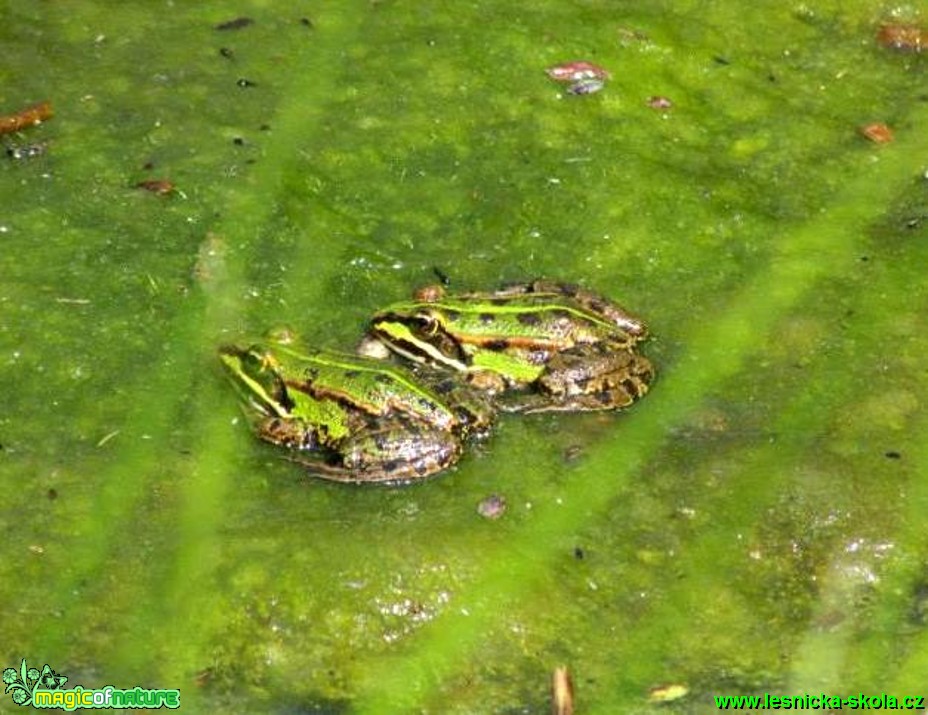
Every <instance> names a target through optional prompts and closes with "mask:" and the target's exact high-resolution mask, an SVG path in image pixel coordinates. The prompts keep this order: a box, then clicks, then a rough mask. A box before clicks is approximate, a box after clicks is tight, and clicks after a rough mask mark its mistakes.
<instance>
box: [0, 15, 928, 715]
mask: <svg viewBox="0 0 928 715" xmlns="http://www.w3.org/2000/svg"><path fill="white" fill-rule="evenodd" d="M0 13H2V18H3V23H2V24H0V37H2V41H3V45H4V48H5V50H6V52H5V61H4V66H3V67H2V69H0V76H2V79H3V82H2V88H3V89H2V93H0V102H2V107H0V111H2V112H8V113H12V112H15V111H17V110H20V109H22V108H24V107H28V106H30V105H33V104H35V103H37V102H41V101H49V102H50V103H51V106H52V108H53V110H54V117H52V118H51V119H49V120H47V121H45V122H43V123H42V124H40V125H37V126H32V127H28V128H23V129H21V130H20V131H18V132H13V133H10V134H6V135H4V136H3V137H0V138H2V140H3V141H4V144H5V146H6V147H7V148H8V150H9V151H8V154H9V156H8V157H6V158H4V160H3V161H2V163H0V195H2V197H3V200H2V205H0V237H2V241H3V246H4V251H3V252H2V254H0V275H2V280H0V385H2V394H3V395H4V398H5V399H4V406H5V409H4V410H3V412H2V414H0V446H2V450H0V476H2V483H3V485H4V496H5V499H4V507H3V510H2V511H0V527H2V530H3V532H2V533H3V535H4V545H5V550H4V558H3V560H2V566H0V598H2V601H0V603H2V604H3V614H4V615H3V621H2V631H0V632H2V634H3V638H2V639H0V643H2V656H3V657H2V659H0V666H2V667H3V668H7V667H14V668H19V666H20V663H21V661H22V660H23V659H26V660H27V661H28V663H29V664H30V666H32V665H36V666H37V667H39V668H41V667H42V665H44V664H46V663H48V664H50V666H51V668H52V669H53V670H54V671H55V672H57V673H60V674H63V675H65V676H67V677H68V679H69V680H68V683H67V685H66V687H71V686H73V685H78V684H79V685H81V686H83V687H85V688H100V687H103V686H105V685H115V686H116V687H119V688H131V687H134V686H137V685H138V686H142V687H144V688H176V689H179V690H180V693H181V707H182V708H183V709H185V710H189V711H191V712H198V711H212V710H215V709H217V708H221V709H223V710H224V711H225V712H233V713H235V712H242V713H245V712H279V713H297V712H332V713H342V712H344V713H349V712H351V713H353V712H358V713H366V712H371V713H374V712H377V713H381V712H434V713H439V712H440V713H484V712H485V713H521V712H544V711H546V710H547V709H548V708H549V697H550V696H549V692H548V683H549V681H550V678H551V673H552V671H553V670H554V668H555V667H557V666H561V665H565V666H567V667H569V669H570V671H571V674H572V676H573V681H574V687H575V698H576V709H577V712H639V713H647V712H652V711H653V712H658V711H661V712H678V713H690V712H693V713H698V712H707V711H709V710H712V709H713V708H714V707H715V704H714V700H713V697H714V696H716V695H757V694H763V693H771V694H777V695H786V694H788V695H804V694H806V693H809V694H812V695H819V694H821V693H825V694H828V695H836V696H844V697H849V696H856V695H858V694H859V693H862V694H864V695H866V696H871V695H874V696H878V695H880V694H881V693H887V694H892V695H896V696H900V697H901V696H904V695H919V694H920V693H919V690H918V689H919V688H923V687H924V686H923V684H922V673H923V668H922V664H923V663H924V661H925V659H926V657H928V641H926V635H925V627H924V626H925V618H926V615H925V614H926V612H928V606H926V600H925V594H926V593H928V587H926V583H928V579H926V574H925V566H924V562H925V557H926V555H928V546H926V544H925V543H924V542H925V537H924V533H925V530H924V528H923V525H922V522H923V514H924V513H925V510H926V508H928V487H926V484H925V480H924V475H925V474H926V470H925V463H926V454H925V448H924V447H923V446H922V445H923V440H922V439H920V437H921V436H922V435H924V434H925V432H926V418H925V416H924V413H923V409H922V408H923V402H922V401H923V399H924V397H923V395H924V394H925V390H924V388H925V382H926V380H928V370H926V367H928V362H926V358H925V355H926V354H928V345H926V342H928V341H926V330H925V323H926V317H925V316H926V289H925V280H924V266H925V265H926V258H928V245H926V236H928V234H926V223H925V217H926V216H928V205H926V198H925V196H926V194H925V192H926V186H925V178H924V174H925V169H926V162H928V135H926V132H925V131H924V127H925V126H926V120H928V106H926V103H925V101H924V99H925V98H924V90H923V84H924V76H925V59H924V58H923V57H922V56H921V55H920V54H919V53H918V52H916V51H914V50H915V49H918V48H920V46H921V42H920V37H921V35H920V34H918V33H917V31H915V30H905V31H904V32H905V33H909V34H904V33H903V34H899V33H900V32H902V31H899V30H898V29H892V28H898V27H899V26H904V25H907V24H913V25H918V23H919V22H921V18H920V17H918V16H917V15H914V14H911V13H910V14H908V15H907V14H906V13H905V12H904V11H897V12H895V13H890V12H888V11H887V12H886V13H885V14H880V13H879V12H878V11H876V10H874V9H873V7H872V6H871V5H870V4H867V3H863V2H850V3H847V2H845V3H837V2H832V3H828V2H825V3H819V4H817V5H816V6H815V7H812V6H811V5H803V4H795V5H791V6H784V5H782V4H781V3H772V2H768V3H759V4H755V5H754V6H753V7H751V8H745V7H744V6H743V3H735V2H715V3H687V2H675V3H671V2H663V3H661V2H658V3H650V4H648V5H647V7H642V4H641V3H623V2H619V3H597V2H575V3H555V2H541V3H532V4H531V5H528V4H509V5H505V6H503V5H500V4H499V3H489V2H479V1H478V2H472V3H466V4H463V3H455V4H453V5H452V4H444V5H441V4H437V3H434V4H425V3H415V4H413V3H410V4H404V3H397V2H346V3H340V4H339V5H338V7H337V8H335V7H328V6H326V5H324V4H322V3H313V2H307V3H295V4H289V5H286V6H285V5H284V4H282V3H279V4H274V3H267V2H244V3H239V4H236V5H235V6H234V7H233V6H230V5H226V4H220V3H196V4H173V3H117V2H109V3H108V2H86V1H84V2H81V1H75V2H71V3H68V4H67V6H64V5H61V6H59V5H54V4H36V3H31V2H5V3H3V4H2V5H0ZM881 24H882V25H884V26H885V25H889V26H890V28H891V30H890V31H889V33H890V34H887V30H886V29H885V27H884V30H883V31H882V32H883V34H882V35H880V34H879V33H880V29H879V28H880V27H881ZM893 32H895V33H896V34H892V33H893ZM913 33H914V34H913ZM878 37H882V39H883V42H882V43H881V42H880V41H878ZM893 37H896V38H898V37H901V38H902V39H903V40H905V41H904V42H903V43H902V44H906V43H907V44H908V45H909V46H910V47H909V50H906V49H904V48H903V49H893V48H890V47H886V46H884V45H885V44H886V40H887V38H890V39H891V38H893ZM913 38H914V39H913ZM567 60H587V61H590V62H595V63H597V64H599V65H602V66H603V67H605V68H607V69H608V70H609V71H610V73H611V79H609V80H608V81H607V82H606V86H605V87H604V89H603V91H601V92H598V93H595V94H590V95H587V96H571V95H569V94H568V93H566V92H565V91H564V88H563V87H562V86H559V85H557V84H555V83H553V82H552V81H551V80H550V79H548V78H547V77H546V76H545V73H544V71H543V70H544V68H545V67H548V66H551V65H554V64H557V63H559V62H563V61H567ZM668 105H669V106H668ZM872 123H885V124H886V125H888V127H889V128H890V129H891V130H892V132H893V135H894V138H893V140H892V141H890V142H887V143H878V142H873V141H870V140H868V139H867V138H865V137H864V136H863V135H862V134H861V133H860V128H861V127H864V126H866V125H869V124H872ZM29 153H32V154H35V155H34V156H26V154H29ZM165 182H169V183H165ZM436 271H438V272H440V273H443V274H446V275H447V276H448V277H449V278H450V279H451V281H452V284H453V285H454V286H455V287H458V288H460V289H472V290H484V289H490V288H493V287H495V286H498V285H499V284H501V283H502V282H504V281H513V280H526V279H529V278H532V277H535V276H546V277H550V278H555V279H562V280H570V281H577V282H580V283H582V284H583V285H585V286H587V287H590V288H592V289H595V290H599V291H601V292H603V293H605V294H607V295H609V296H610V297H612V298H614V299H616V300H618V301H619V302H621V303H623V304H625V305H627V306H628V307H629V308H630V309H632V310H633V311H634V312H636V313H640V314H641V315H643V316H644V317H645V318H646V319H647V320H648V322H649V324H650V326H651V328H652V331H653V333H654V335H655V338H654V339H653V340H651V341H650V342H649V343H648V345H647V346H646V347H645V352H646V353H647V354H648V356H649V357H650V358H651V359H652V360H653V361H654V362H655V363H656V365H657V366H658V369H659V378H658V381H657V383H656V384H655V386H654V389H653V390H652V392H651V394H649V396H648V397H647V398H646V399H645V400H644V401H642V402H641V403H640V404H638V405H636V406H635V407H634V408H633V409H632V410H629V411H628V412H626V413H623V414H617V415H606V416H602V415H560V416H553V417H552V416H538V417H529V418H525V417H523V418H504V419H503V420H502V422H501V424H500V426H499V429H498V430H497V432H496V434H495V435H494V436H493V437H492V439H490V440H488V441H487V442H485V443H483V444H481V445H480V446H479V447H478V448H477V449H475V450H473V451H472V452H471V453H470V454H468V455H467V457H466V458H465V459H464V460H463V461H462V463H461V464H460V466H459V467H457V468H456V469H454V470H452V471H451V472H450V473H448V474H446V475H442V476H440V477H438V478H437V479H434V480H430V481H428V482H425V483H422V484H418V485H415V486H411V487H406V488H372V489H365V488H348V487H345V486H341V485H331V484H325V483H321V482H318V481H314V480H311V479H307V478H306V477H305V476H304V475H303V474H301V473H300V471H299V470H298V469H297V468H296V467H294V465H292V464H289V463H287V462H286V461H283V460H281V459H279V456H278V455H277V454H276V453H275V452H274V450H273V449H271V448H268V447H266V446H265V445H261V444H259V443H257V442H256V441H255V440H254V439H252V438H251V436H250V435H249V434H248V433H247V431H246V429H245V427H244V425H243V424H242V421H241V419H240V418H239V412H238V409H237V405H236V404H235V397H234V395H233V394H232V392H231V390H229V389H228V386H227V385H226V384H224V382H223V379H222V376H221V374H220V371H219V368H218V364H217V360H216V353H215V350H216V346H217V345H219V344H220V343H222V342H226V341H230V340H242V339H245V338H246V337H247V336H256V335H260V334H261V333H262V332H263V331H265V330H266V329H268V328H270V327H273V326H279V325H285V326H289V327H290V328H292V329H294V330H296V331H298V332H299V333H300V334H301V336H302V337H303V339H305V340H306V341H307V342H309V343H311V344H314V345H320V346H323V347H334V348H342V349H349V348H351V347H352V346H353V344H354V342H355V341H356V340H357V338H358V336H359V334H360V332H361V331H362V329H363V326H364V322H365V320H366V318H367V316H369V315H370V314H371V313H372V312H373V311H375V310H376V309H377V308H379V307H381V306H382V305H384V304H386V303H388V302H392V301H395V300H399V299H401V298H403V297H405V296H407V295H408V294H409V292H410V291H411V290H412V289H413V288H414V287H416V286H419V285H422V284H426V283H429V282H432V281H434V280H435V272H436ZM920 475H921V476H920ZM492 494H498V495H501V496H503V497H504V498H505V500H506V502H507V504H508V509H507V511H506V512H505V514H504V515H503V516H502V517H501V518H500V519H498V520H494V521H491V520H486V519H483V518H482V517H481V516H479V515H478V514H477V511H476V505H477V504H478V503H479V502H480V501H481V500H482V499H484V498H485V497H487V496H489V495H492ZM671 696H672V697H673V699H672V700H671V701H670V702H667V703H660V702H658V700H660V699H661V698H670V697H671ZM2 697H3V699H2V700H0V708H3V709H4V710H5V711H6V710H9V709H11V708H12V709H16V708H15V705H14V704H13V701H12V699H11V696H10V695H3V696H2Z"/></svg>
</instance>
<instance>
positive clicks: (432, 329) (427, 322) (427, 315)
mask: <svg viewBox="0 0 928 715" xmlns="http://www.w3.org/2000/svg"><path fill="white" fill-rule="evenodd" d="M415 321H416V327H417V328H418V330H419V333H420V334H422V335H423V336H424V337H427V338H430V337H432V336H434V335H435V334H437V333H438V331H439V330H440V329H441V321H439V320H438V318H437V316H436V315H435V314H434V313H433V312H431V311H427V310H423V311H420V312H418V313H416V315H415Z"/></svg>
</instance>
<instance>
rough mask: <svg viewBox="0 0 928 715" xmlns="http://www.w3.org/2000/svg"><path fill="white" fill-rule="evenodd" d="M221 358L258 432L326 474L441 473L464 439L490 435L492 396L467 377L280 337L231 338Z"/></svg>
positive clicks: (352, 478)
mask: <svg viewBox="0 0 928 715" xmlns="http://www.w3.org/2000/svg"><path fill="white" fill-rule="evenodd" d="M219 357H220V360H221V361H222V364H223V365H224V366H225V368H226V371H227V372H228V374H229V376H230V378H231V379H232V381H233V383H234V384H235V386H236V388H237V389H238V391H239V393H240V395H241V396H242V398H243V400H244V401H245V403H246V405H247V406H248V408H249V409H248V413H249V417H250V418H251V421H252V426H253V427H254V430H255V432H256V433H257V435H258V437H260V438H261V439H263V440H265V441H267V442H270V443H272V444H275V445H279V446H281V447H285V448H287V449H288V450H290V451H291V453H292V455H293V456H292V458H293V459H294V461H297V462H300V463H301V464H304V465H305V466H307V467H308V468H309V469H310V470H311V471H312V472H314V473H316V474H317V475H318V476H320V477H323V478H326V479H331V480H335V481H341V482H386V483H390V482H393V483H405V482H410V481H413V480H418V479H423V478H425V477H429V476H432V475H434V474H436V473H438V472H440V471H442V470H443V469H446V468H448V467H450V466H451V465H453V464H455V463H456V462H457V461H458V460H459V459H460V457H461V454H462V450H463V443H464V441H465V439H466V438H467V437H473V436H481V435H484V434H485V433H486V432H487V431H488V429H489V427H490V424H491V422H492V419H493V410H492V409H491V408H490V407H489V404H488V402H487V400H486V398H485V397H484V396H482V395H480V394H479V393H475V392H474V391H473V390H472V389H470V388H468V387H467V386H463V385H461V384H460V382H459V381H456V380H453V379H446V378H441V379H438V378H436V379H432V380H431V381H430V382H429V384H425V383H424V382H423V381H421V380H419V379H418V378H414V377H413V375H412V374H411V373H410V372H408V371H406V370H403V369H401V368H397V367H393V366H388V365H385V364H384V363H383V362H379V361H376V360H371V359H367V358H364V357H360V356H356V355H346V354H342V353H337V352H332V351H324V350H312V351H310V350H297V349H294V348H292V347H287V346H284V345H280V344H279V345H275V346H274V348H273V350H272V349H269V348H266V347H262V346H259V345H255V346H252V347H249V348H239V347H235V346H226V347H223V348H221V349H220V351H219Z"/></svg>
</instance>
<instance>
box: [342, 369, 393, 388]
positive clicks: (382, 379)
mask: <svg viewBox="0 0 928 715" xmlns="http://www.w3.org/2000/svg"><path fill="white" fill-rule="evenodd" d="M346 374H347V375H348V377H353V376H354V375H356V374H357V373H354V375H353V374H351V373H346ZM374 382H377V383H380V384H381V385H386V384H388V383H390V382H392V380H391V379H390V376H389V375H387V374H386V373H384V372H378V373H375V374H374Z"/></svg>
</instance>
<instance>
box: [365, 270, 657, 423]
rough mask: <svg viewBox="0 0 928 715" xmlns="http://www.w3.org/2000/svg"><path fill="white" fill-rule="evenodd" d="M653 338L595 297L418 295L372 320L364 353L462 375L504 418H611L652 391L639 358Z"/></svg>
mask: <svg viewBox="0 0 928 715" xmlns="http://www.w3.org/2000/svg"><path fill="white" fill-rule="evenodd" d="M647 334H648V329H647V326H646V325H645V324H644V323H643V322H642V321H641V320H640V319H638V318H637V317H635V316H633V315H632V314H630V313H629V312H628V311H626V310H625V309H624V308H622V307H621V306H619V305H617V304H616V303H614V302H612V301H610V300H608V299H607V298H605V297H603V296H601V295H598V294H597V293H594V292H592V291H589V290H586V289H584V288H580V287H577V286H574V285H570V284H566V283H557V282H553V281H547V280H536V281H532V282H529V283H521V284H517V285H512V286H508V287H506V288H503V289H501V290H498V291H495V292H491V293H462V294H454V295H447V294H445V292H444V290H442V289H441V288H438V287H428V288H426V289H423V290H420V291H418V292H417V293H416V295H415V296H414V297H413V300H411V301H405V302H400V303H395V304H393V305H390V306H388V307H387V308H385V309H384V310H382V311H380V312H379V313H377V314H376V315H375V316H374V317H373V319H372V320H371V323H370V326H369V330H368V336H367V337H366V338H365V339H364V341H362V343H361V346H360V347H359V352H360V353H361V354H363V355H367V356H370V357H374V358H384V357H387V356H388V355H389V354H390V353H395V354H397V355H400V356H402V357H404V358H407V359H409V360H413V361H415V362H417V363H420V364H424V365H429V366H431V367H437V368H444V369H447V370H451V371H455V372H459V373H464V374H466V375H467V377H468V381H469V382H470V384H472V385H473V386H476V387H478V388H480V389H482V390H486V391H487V392H488V393H489V394H491V395H493V396H494V399H495V401H496V403H497V406H498V407H499V408H500V409H501V410H503V411H509V412H547V411H557V410H562V411H566V410H608V409H616V408H621V407H626V406H628V405H630V404H632V403H633V402H634V401H635V400H637V399H638V398H640V397H642V396H643V395H644V394H645V393H646V392H647V391H648V386H649V384H650V383H651V380H652V379H653V377H654V368H653V367H652V365H651V363H650V361H648V360H647V358H644V357H642V356H641V355H640V354H638V353H637V352H636V350H635V347H636V345H637V343H638V342H639V341H641V340H643V339H645V338H646V337H647Z"/></svg>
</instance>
